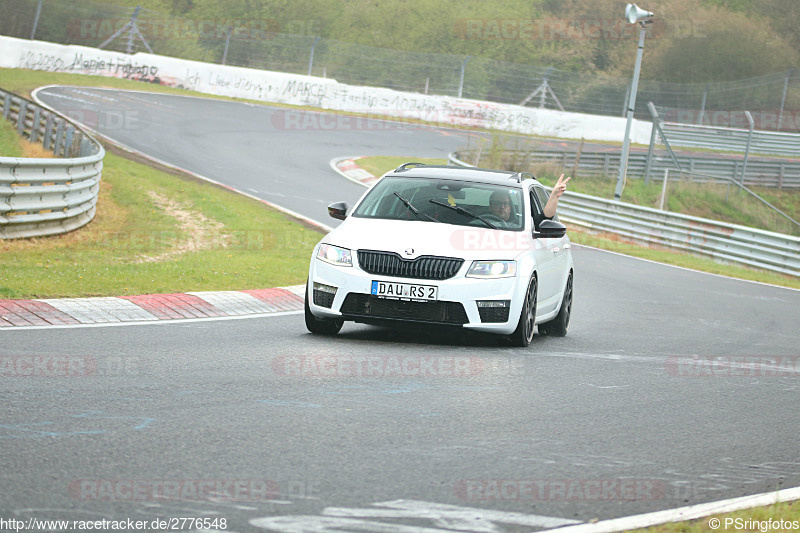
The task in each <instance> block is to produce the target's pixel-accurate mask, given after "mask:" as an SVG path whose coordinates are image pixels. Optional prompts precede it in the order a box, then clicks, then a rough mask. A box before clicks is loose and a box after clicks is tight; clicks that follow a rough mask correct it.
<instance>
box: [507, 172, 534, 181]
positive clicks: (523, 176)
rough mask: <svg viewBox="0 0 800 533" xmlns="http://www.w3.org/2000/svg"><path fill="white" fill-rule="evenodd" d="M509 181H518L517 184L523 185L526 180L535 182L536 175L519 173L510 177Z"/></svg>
mask: <svg viewBox="0 0 800 533" xmlns="http://www.w3.org/2000/svg"><path fill="white" fill-rule="evenodd" d="M509 179H512V180H516V181H517V183H522V182H523V181H525V180H535V179H536V177H534V175H533V174H531V173H530V172H517V173H516V174H514V175H512V176H509Z"/></svg>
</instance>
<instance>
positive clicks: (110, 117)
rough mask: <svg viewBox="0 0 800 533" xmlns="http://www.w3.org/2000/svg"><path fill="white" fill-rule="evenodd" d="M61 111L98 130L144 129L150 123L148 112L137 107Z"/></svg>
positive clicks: (73, 119) (72, 118)
mask: <svg viewBox="0 0 800 533" xmlns="http://www.w3.org/2000/svg"><path fill="white" fill-rule="evenodd" d="M61 113H62V114H63V115H65V116H66V117H67V118H69V119H70V120H72V121H75V122H77V123H79V124H81V125H83V126H85V127H87V128H89V129H92V130H96V131H100V132H108V131H137V130H144V129H147V128H148V127H150V125H151V123H152V119H151V117H150V115H149V113H147V112H146V111H142V110H139V109H128V110H103V111H96V110H94V109H66V110H62V111H61Z"/></svg>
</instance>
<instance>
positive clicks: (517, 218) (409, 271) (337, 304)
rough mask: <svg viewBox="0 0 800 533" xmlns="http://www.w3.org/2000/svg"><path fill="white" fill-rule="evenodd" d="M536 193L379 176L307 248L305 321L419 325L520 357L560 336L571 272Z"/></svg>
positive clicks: (432, 177) (527, 184) (430, 172)
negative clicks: (498, 342)
mask: <svg viewBox="0 0 800 533" xmlns="http://www.w3.org/2000/svg"><path fill="white" fill-rule="evenodd" d="M547 199H548V192H547V190H546V189H545V188H544V187H543V186H542V185H541V184H540V183H539V182H538V181H536V180H535V179H534V178H533V176H531V175H530V174H527V173H517V174H515V173H513V172H508V171H495V170H485V169H476V168H457V167H447V166H429V165H422V164H419V163H406V164H404V165H402V166H400V167H399V168H397V169H395V170H394V171H392V172H389V173H387V174H386V175H384V176H383V177H382V178H381V179H380V180H379V181H378V182H377V183H376V184H375V185H374V186H373V187H372V188H371V189H370V190H369V191H367V192H366V193H365V194H364V195H363V196H362V197H361V198H360V199H359V201H358V202H357V203H356V205H355V207H354V208H353V210H352V212H350V213H348V206H347V204H345V203H342V202H339V203H334V204H331V205H330V206H328V213H329V214H330V216H332V217H333V218H336V219H339V220H343V222H342V223H341V224H340V225H339V227H337V228H336V229H335V230H333V231H331V232H330V233H329V234H328V235H326V236H325V238H323V239H322V241H320V243H319V244H317V246H316V247H315V248H314V253H313V256H312V258H311V265H310V268H309V273H308V284H307V287H306V297H305V300H306V303H305V322H306V327H307V328H308V330H309V331H311V332H312V333H318V334H327V335H333V334H336V333H338V332H339V330H340V329H341V327H342V324H343V322H344V321H354V322H362V323H367V324H384V325H392V324H394V325H398V324H401V323H407V324H415V323H416V324H425V325H441V326H451V327H460V328H468V329H471V330H476V331H482V332H486V333H493V334H497V335H502V336H504V337H506V338H507V339H508V340H510V341H511V343H512V344H513V345H516V346H528V345H529V344H530V342H531V340H532V339H533V336H534V330H535V327H536V326H537V325H538V331H539V333H540V334H546V335H554V336H563V335H566V333H567V327H568V326H569V319H570V313H571V311H572V286H573V269H574V264H573V260H572V254H571V251H570V243H569V238H568V237H567V235H566V227H565V226H564V225H563V224H561V223H560V222H558V220H557V216H556V217H554V219H553V220H551V219H547V218H545V217H544V214H543V208H544V206H545V204H546V202H547Z"/></svg>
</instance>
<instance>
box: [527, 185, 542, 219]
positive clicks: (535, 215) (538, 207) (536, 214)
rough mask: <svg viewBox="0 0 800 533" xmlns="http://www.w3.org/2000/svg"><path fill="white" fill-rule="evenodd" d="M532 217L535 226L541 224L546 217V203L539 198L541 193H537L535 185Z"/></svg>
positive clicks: (532, 193)
mask: <svg viewBox="0 0 800 533" xmlns="http://www.w3.org/2000/svg"><path fill="white" fill-rule="evenodd" d="M530 195H531V218H532V219H533V222H534V227H538V226H539V221H540V220H542V219H543V218H544V211H543V209H544V204H542V203H541V201H540V200H539V195H538V194H537V193H536V189H535V187H531V190H530Z"/></svg>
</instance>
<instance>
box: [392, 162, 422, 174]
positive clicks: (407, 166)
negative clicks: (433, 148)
mask: <svg viewBox="0 0 800 533" xmlns="http://www.w3.org/2000/svg"><path fill="white" fill-rule="evenodd" d="M424 166H427V165H425V163H416V162H410V163H403V164H402V165H400V166H399V167H397V168H396V169H394V171H395V172H403V171H404V170H408V169H410V168H411V167H424Z"/></svg>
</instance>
